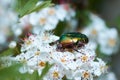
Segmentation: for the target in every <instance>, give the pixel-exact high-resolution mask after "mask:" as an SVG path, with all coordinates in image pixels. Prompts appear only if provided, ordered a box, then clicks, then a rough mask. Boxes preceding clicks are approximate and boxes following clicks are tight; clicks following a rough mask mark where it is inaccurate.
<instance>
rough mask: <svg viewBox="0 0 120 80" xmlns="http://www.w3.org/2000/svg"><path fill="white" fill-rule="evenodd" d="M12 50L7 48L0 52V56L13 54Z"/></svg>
mask: <svg viewBox="0 0 120 80" xmlns="http://www.w3.org/2000/svg"><path fill="white" fill-rule="evenodd" d="M13 51H14V50H13V49H10V48H8V49H7V50H5V51H3V52H1V53H0V57H3V56H8V55H13Z"/></svg>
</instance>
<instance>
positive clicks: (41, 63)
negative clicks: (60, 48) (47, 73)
mask: <svg viewBox="0 0 120 80" xmlns="http://www.w3.org/2000/svg"><path fill="white" fill-rule="evenodd" d="M38 65H39V66H41V67H45V65H46V63H45V62H43V61H40V62H39V64H38Z"/></svg>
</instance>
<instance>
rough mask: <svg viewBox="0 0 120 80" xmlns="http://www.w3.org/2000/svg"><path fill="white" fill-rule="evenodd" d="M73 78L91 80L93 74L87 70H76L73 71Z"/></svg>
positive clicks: (75, 79)
mask: <svg viewBox="0 0 120 80" xmlns="http://www.w3.org/2000/svg"><path fill="white" fill-rule="evenodd" d="M74 80H93V75H92V74H91V72H90V71H88V70H87V71H86V70H77V71H76V72H75V73H74Z"/></svg>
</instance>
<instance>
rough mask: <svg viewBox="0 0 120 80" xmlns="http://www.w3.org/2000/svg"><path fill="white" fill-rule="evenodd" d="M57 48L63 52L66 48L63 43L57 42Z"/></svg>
mask: <svg viewBox="0 0 120 80" xmlns="http://www.w3.org/2000/svg"><path fill="white" fill-rule="evenodd" d="M56 50H57V51H61V52H63V51H64V48H63V47H62V44H57V48H56Z"/></svg>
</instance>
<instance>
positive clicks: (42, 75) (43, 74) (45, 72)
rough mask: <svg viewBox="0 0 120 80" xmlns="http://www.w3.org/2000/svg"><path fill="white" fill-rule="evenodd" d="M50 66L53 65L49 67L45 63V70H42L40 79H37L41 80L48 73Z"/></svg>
mask: <svg viewBox="0 0 120 80" xmlns="http://www.w3.org/2000/svg"><path fill="white" fill-rule="evenodd" d="M52 66H53V64H52V65H50V64H49V63H48V62H47V63H46V66H45V68H44V69H43V70H42V73H41V75H40V77H39V80H43V77H44V76H45V75H46V74H47V72H48V71H49V69H50V68H51V67H52Z"/></svg>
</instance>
